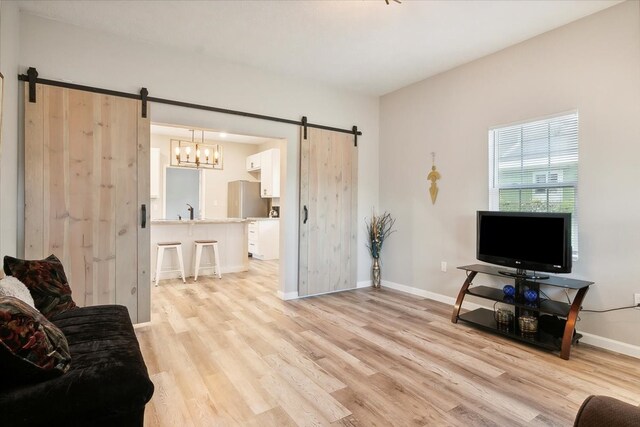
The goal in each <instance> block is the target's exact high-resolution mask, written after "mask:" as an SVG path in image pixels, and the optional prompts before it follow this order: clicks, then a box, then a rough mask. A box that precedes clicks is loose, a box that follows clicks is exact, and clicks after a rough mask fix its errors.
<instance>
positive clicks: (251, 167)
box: [247, 153, 262, 172]
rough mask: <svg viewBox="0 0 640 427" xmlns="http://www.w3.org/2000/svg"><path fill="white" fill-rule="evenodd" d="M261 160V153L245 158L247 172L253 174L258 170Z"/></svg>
mask: <svg viewBox="0 0 640 427" xmlns="http://www.w3.org/2000/svg"><path fill="white" fill-rule="evenodd" d="M261 160H262V153H256V154H252V155H250V156H249V157H247V171H248V172H255V171H259V170H260V163H261Z"/></svg>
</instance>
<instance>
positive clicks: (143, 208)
mask: <svg viewBox="0 0 640 427" xmlns="http://www.w3.org/2000/svg"><path fill="white" fill-rule="evenodd" d="M140 226H141V227H142V228H147V205H142V206H140Z"/></svg>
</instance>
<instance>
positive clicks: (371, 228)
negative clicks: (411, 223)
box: [365, 212, 396, 259]
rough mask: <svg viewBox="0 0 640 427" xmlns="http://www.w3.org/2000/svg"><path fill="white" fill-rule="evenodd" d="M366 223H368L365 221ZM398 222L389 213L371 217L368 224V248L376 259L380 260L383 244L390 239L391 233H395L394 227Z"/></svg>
mask: <svg viewBox="0 0 640 427" xmlns="http://www.w3.org/2000/svg"><path fill="white" fill-rule="evenodd" d="M365 221H367V220H366V219H365ZM395 222H396V220H395V219H394V218H392V217H391V214H390V213H388V212H385V213H383V214H382V215H376V214H372V215H371V220H369V221H367V222H366V226H367V233H368V235H369V242H368V243H367V248H369V252H370V253H371V256H372V257H373V258H374V259H378V258H379V257H380V251H381V250H382V244H383V243H384V241H385V239H386V238H387V237H389V235H390V234H391V233H393V232H394V231H396V230H394V229H393V225H394V224H395Z"/></svg>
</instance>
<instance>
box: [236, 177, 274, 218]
mask: <svg viewBox="0 0 640 427" xmlns="http://www.w3.org/2000/svg"><path fill="white" fill-rule="evenodd" d="M268 213H269V210H268V199H263V198H262V197H260V183H259V182H250V181H230V182H229V184H228V189H227V217H229V218H254V217H255V218H265V217H267V215H268Z"/></svg>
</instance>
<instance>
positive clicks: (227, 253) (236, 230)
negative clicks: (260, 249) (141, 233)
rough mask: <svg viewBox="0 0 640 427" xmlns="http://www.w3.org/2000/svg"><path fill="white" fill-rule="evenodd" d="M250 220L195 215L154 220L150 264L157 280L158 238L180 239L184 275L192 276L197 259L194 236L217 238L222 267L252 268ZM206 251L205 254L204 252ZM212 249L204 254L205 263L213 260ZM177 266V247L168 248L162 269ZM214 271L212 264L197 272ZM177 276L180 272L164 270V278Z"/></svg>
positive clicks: (225, 270) (226, 270)
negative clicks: (197, 217) (249, 234)
mask: <svg viewBox="0 0 640 427" xmlns="http://www.w3.org/2000/svg"><path fill="white" fill-rule="evenodd" d="M247 236H248V234H247V221H246V220H245V219H241V218H219V219H195V220H163V219H156V220H151V268H152V274H151V276H152V280H155V267H156V259H157V256H158V249H157V244H158V242H181V243H182V256H183V259H184V272H185V276H187V277H193V273H194V262H195V248H194V243H193V242H194V241H195V240H217V241H218V248H219V251H220V271H221V272H222V274H225V273H236V272H240V271H248V270H249V257H248V247H247V242H248V238H247ZM205 252H206V254H205ZM211 262H212V260H211V251H210V250H208V249H207V250H205V251H204V252H203V254H202V263H203V264H205V263H206V264H209V263H211ZM170 265H171V266H175V268H176V269H177V268H178V267H177V266H178V259H177V257H176V255H175V252H174V251H168V252H166V251H165V255H164V260H163V269H165V270H166V269H168V267H169V266H170ZM209 274H213V268H210V267H207V268H202V267H201V268H200V272H199V273H198V276H201V275H202V276H204V275H209ZM172 277H173V278H178V277H180V273H162V276H161V279H169V278H172Z"/></svg>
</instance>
